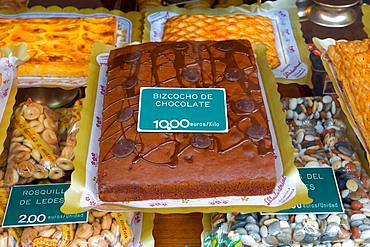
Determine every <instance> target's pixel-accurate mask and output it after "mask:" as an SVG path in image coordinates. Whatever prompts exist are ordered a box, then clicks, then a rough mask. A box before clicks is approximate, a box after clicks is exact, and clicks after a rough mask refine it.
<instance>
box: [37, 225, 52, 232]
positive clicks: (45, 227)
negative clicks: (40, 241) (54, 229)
mask: <svg viewBox="0 0 370 247" xmlns="http://www.w3.org/2000/svg"><path fill="white" fill-rule="evenodd" d="M33 228H34V229H35V230H36V231H38V232H42V231H45V230H48V229H50V228H51V225H46V226H34V227H33Z"/></svg>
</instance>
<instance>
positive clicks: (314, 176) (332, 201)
mask: <svg viewBox="0 0 370 247" xmlns="http://www.w3.org/2000/svg"><path fill="white" fill-rule="evenodd" d="M298 171H299V175H300V177H301V179H302V182H303V183H304V184H305V185H306V186H307V189H308V196H309V197H310V198H312V200H313V202H312V203H311V204H307V205H303V204H298V205H296V206H295V207H293V208H291V209H288V210H283V211H280V212H278V213H276V214H302V213H304V214H308V213H313V214H330V213H343V212H344V208H343V204H342V199H341V197H340V194H339V190H338V186H337V181H336V178H335V175H334V171H333V169H332V168H330V167H324V168H298Z"/></svg>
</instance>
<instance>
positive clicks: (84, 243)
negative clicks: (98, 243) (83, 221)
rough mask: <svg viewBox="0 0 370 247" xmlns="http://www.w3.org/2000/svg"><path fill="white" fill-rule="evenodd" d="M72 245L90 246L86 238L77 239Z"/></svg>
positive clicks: (75, 246) (71, 246)
mask: <svg viewBox="0 0 370 247" xmlns="http://www.w3.org/2000/svg"><path fill="white" fill-rule="evenodd" d="M70 247H90V246H88V244H87V241H86V240H85V239H75V240H73V242H72V243H71V244H70Z"/></svg>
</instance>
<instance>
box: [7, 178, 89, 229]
mask: <svg viewBox="0 0 370 247" xmlns="http://www.w3.org/2000/svg"><path fill="white" fill-rule="evenodd" d="M69 186H70V184H40V185H15V186H13V187H12V190H11V192H10V196H9V200H8V204H7V207H6V211H5V216H4V220H3V227H19V226H35V225H48V224H68V223H80V222H86V221H87V213H86V212H85V213H80V214H63V213H62V212H61V211H60V207H61V206H62V205H63V203H64V192H65V191H66V190H67V189H68V188H69Z"/></svg>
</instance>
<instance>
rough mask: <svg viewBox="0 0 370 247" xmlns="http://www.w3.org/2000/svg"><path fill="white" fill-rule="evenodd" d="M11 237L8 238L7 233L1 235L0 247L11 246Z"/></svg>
mask: <svg viewBox="0 0 370 247" xmlns="http://www.w3.org/2000/svg"><path fill="white" fill-rule="evenodd" d="M9 237H10V236H8V233H7V232H3V233H1V235H0V246H4V247H5V246H6V247H7V246H11V245H10V244H9V243H10V241H11V240H10V239H9Z"/></svg>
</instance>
